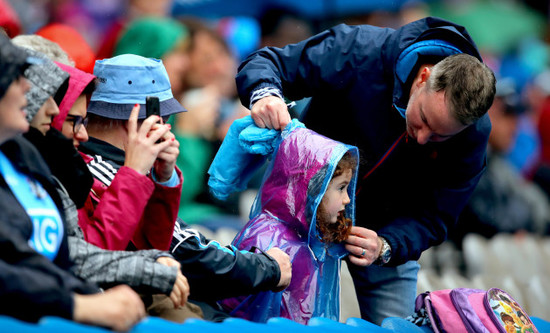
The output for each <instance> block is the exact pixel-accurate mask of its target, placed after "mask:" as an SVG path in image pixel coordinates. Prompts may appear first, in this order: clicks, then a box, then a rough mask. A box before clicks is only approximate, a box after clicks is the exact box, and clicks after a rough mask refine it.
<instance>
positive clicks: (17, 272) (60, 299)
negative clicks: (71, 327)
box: [0, 223, 99, 321]
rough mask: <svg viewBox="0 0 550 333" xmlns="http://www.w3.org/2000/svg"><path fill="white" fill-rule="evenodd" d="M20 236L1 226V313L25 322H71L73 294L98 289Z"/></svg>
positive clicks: (0, 224)
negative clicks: (46, 319)
mask: <svg viewBox="0 0 550 333" xmlns="http://www.w3.org/2000/svg"><path fill="white" fill-rule="evenodd" d="M17 235H18V233H17V232H16V231H14V230H10V228H7V227H5V226H3V223H0V253H2V254H3V255H1V256H0V298H1V299H2V302H0V313H2V314H5V315H9V316H12V317H15V318H19V319H22V320H26V321H37V320H38V319H40V318H41V317H44V316H59V317H63V318H67V319H72V317H73V306H74V299H73V295H74V293H79V294H90V293H95V292H99V289H98V288H97V287H96V286H94V285H92V284H88V283H86V282H84V281H82V280H80V279H79V278H77V277H76V276H74V275H73V274H71V272H69V271H67V270H63V269H61V268H60V267H58V266H57V265H56V264H55V263H53V262H51V261H49V260H48V259H47V258H46V257H44V256H42V255H40V254H39V253H37V252H36V251H34V250H33V249H32V248H31V247H30V246H29V245H28V242H27V241H25V240H24V239H23V238H21V237H18V236H17Z"/></svg>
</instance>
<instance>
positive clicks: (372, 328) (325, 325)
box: [308, 317, 391, 333]
mask: <svg viewBox="0 0 550 333" xmlns="http://www.w3.org/2000/svg"><path fill="white" fill-rule="evenodd" d="M363 321H364V320H363ZM364 322H365V323H363V326H361V327H358V326H354V325H347V324H343V323H340V322H337V321H335V320H330V319H327V318H322V317H314V318H311V320H310V321H309V323H308V326H311V327H315V328H318V329H322V331H323V332H326V331H328V330H330V331H335V332H336V331H338V332H342V333H343V332H347V333H356V332H357V333H364V332H369V333H371V332H372V333H376V332H384V333H388V332H391V331H389V330H387V329H385V328H382V327H380V326H378V325H375V324H372V323H369V322H368V321H364Z"/></svg>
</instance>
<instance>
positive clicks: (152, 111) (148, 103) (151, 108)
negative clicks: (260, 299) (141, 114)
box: [145, 96, 160, 118]
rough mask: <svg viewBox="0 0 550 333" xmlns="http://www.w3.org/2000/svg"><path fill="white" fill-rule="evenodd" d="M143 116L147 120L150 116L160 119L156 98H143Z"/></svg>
mask: <svg viewBox="0 0 550 333" xmlns="http://www.w3.org/2000/svg"><path fill="white" fill-rule="evenodd" d="M145 115H146V117H147V118H149V117H150V116H152V115H156V116H159V117H160V104H159V98H158V97H156V96H147V97H146V98H145Z"/></svg>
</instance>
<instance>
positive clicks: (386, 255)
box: [373, 237, 391, 266]
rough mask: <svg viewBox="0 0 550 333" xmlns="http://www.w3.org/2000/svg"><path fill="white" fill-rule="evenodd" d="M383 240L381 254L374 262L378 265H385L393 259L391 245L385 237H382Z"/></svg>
mask: <svg viewBox="0 0 550 333" xmlns="http://www.w3.org/2000/svg"><path fill="white" fill-rule="evenodd" d="M380 239H381V240H382V249H381V250H380V256H378V258H377V259H376V260H375V261H374V262H373V264H375V265H378V266H384V265H385V264H387V263H388V262H389V261H390V259H391V246H390V244H388V242H387V241H386V239H385V238H384V237H380Z"/></svg>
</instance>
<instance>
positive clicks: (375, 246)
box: [345, 227, 382, 266]
mask: <svg viewBox="0 0 550 333" xmlns="http://www.w3.org/2000/svg"><path fill="white" fill-rule="evenodd" d="M345 246H346V250H348V251H349V253H350V256H349V260H350V261H351V262H352V263H353V264H355V265H358V266H369V265H371V264H372V263H373V262H374V261H375V260H376V259H378V257H379V256H380V251H381V250H382V240H381V239H380V237H378V234H377V233H376V232H375V231H372V230H370V229H367V228H363V227H351V233H350V235H349V237H348V239H347V240H346V245H345Z"/></svg>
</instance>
